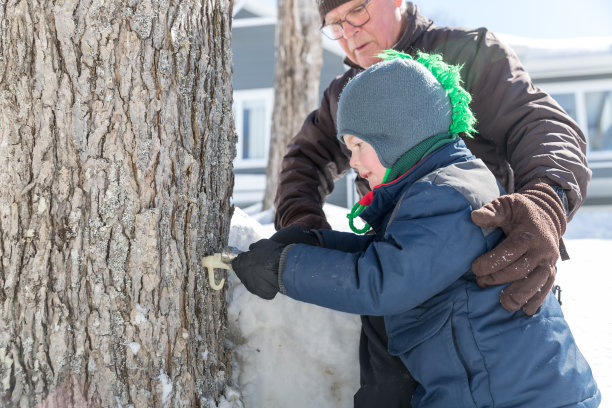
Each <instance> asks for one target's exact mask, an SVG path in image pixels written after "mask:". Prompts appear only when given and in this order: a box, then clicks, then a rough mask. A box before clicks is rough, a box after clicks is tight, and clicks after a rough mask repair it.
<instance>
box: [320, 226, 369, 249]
mask: <svg viewBox="0 0 612 408" xmlns="http://www.w3.org/2000/svg"><path fill="white" fill-rule="evenodd" d="M317 233H318V234H319V235H320V236H321V238H322V241H323V246H324V247H325V248H328V249H335V250H337V251H342V252H363V251H365V250H366V249H367V248H368V246H369V245H370V244H371V243H372V241H374V235H357V234H353V233H352V232H341V231H334V230H317Z"/></svg>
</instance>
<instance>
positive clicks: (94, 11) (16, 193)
mask: <svg viewBox="0 0 612 408" xmlns="http://www.w3.org/2000/svg"><path fill="white" fill-rule="evenodd" d="M231 7H232V2H231V0H200V1H196V0H185V1H179V2H175V1H167V0H138V1H136V0H103V1H102V0H58V1H51V0H49V1H45V0H38V1H37V0H0V33H1V39H0V259H1V264H0V328H1V329H0V405H1V406H3V407H4V406H9V407H13V406H15V407H34V406H39V407H52V406H53V407H57V406H103V407H106V406H114V407H150V406H156V407H157V406H171V407H193V406H204V407H206V406H211V407H212V406H215V407H216V406H217V405H216V402H218V401H219V400H220V399H221V398H222V396H223V393H224V390H225V389H226V386H227V385H229V382H230V380H231V364H230V362H231V358H230V353H229V350H228V349H227V347H226V342H225V332H226V305H225V301H224V299H225V293H224V291H222V292H214V291H212V290H211V289H209V287H208V284H207V281H206V279H205V275H204V271H203V270H202V268H201V267H200V258H201V257H202V256H203V255H208V254H210V253H212V252H215V251H218V250H219V249H220V248H221V247H222V246H223V243H225V242H227V235H228V233H229V221H230V217H231V211H232V208H231V206H230V204H229V202H230V196H231V192H232V187H233V176H232V160H233V158H234V156H235V139H236V136H235V130H234V125H233V118H232V108H231V106H232V89H231V73H232V68H231V67H232V59H231V47H230V41H231V34H230V33H231V27H230V22H231V20H230V18H231V14H232V13H231Z"/></svg>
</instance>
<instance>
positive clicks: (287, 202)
mask: <svg viewBox="0 0 612 408" xmlns="http://www.w3.org/2000/svg"><path fill="white" fill-rule="evenodd" d="M348 78H349V76H348V75H344V76H342V77H339V78H337V79H336V80H334V81H333V82H332V83H331V85H330V86H329V87H328V88H327V89H326V90H325V93H324V95H323V98H322V100H321V106H320V107H319V109H317V110H315V111H313V112H312V113H311V114H310V115H308V117H307V118H306V120H305V121H304V124H303V125H302V128H301V129H300V131H299V132H298V134H297V135H295V136H294V137H293V139H292V140H291V142H290V143H289V146H288V147H287V153H286V154H285V156H284V157H283V161H282V164H281V172H280V176H279V184H278V189H277V192H276V198H275V207H276V215H275V221H274V225H275V227H276V229H280V228H283V227H287V226H289V225H300V226H303V227H306V228H312V229H317V228H324V229H329V228H330V225H329V223H328V222H327V220H326V219H325V214H324V212H323V203H324V201H325V198H326V197H327V196H328V195H329V194H330V193H331V192H332V190H333V188H334V182H335V181H336V180H337V179H338V178H340V177H341V176H342V175H343V174H344V173H346V171H347V170H348V169H349V167H350V166H349V159H348V157H347V155H348V151H347V150H346V148H343V146H342V145H341V143H340V142H339V141H338V139H337V138H336V120H335V117H336V110H337V104H338V94H339V93H340V90H341V89H342V87H343V86H344V84H345V83H346V82H347V81H348Z"/></svg>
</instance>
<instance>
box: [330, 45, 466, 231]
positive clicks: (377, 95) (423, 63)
mask: <svg viewBox="0 0 612 408" xmlns="http://www.w3.org/2000/svg"><path fill="white" fill-rule="evenodd" d="M379 57H380V58H382V59H383V62H379V63H377V64H374V65H372V66H371V67H370V68H368V69H366V70H365V71H363V72H361V73H360V74H358V75H356V76H355V77H354V78H353V79H351V80H350V81H349V82H348V84H347V85H346V86H345V88H344V90H343V91H342V93H341V95H340V100H339V102H338V114H337V118H336V121H337V126H338V138H340V140H341V141H344V139H343V136H344V135H346V134H351V135H353V136H357V137H358V138H360V139H361V140H364V141H366V142H368V143H369V144H370V145H371V146H372V147H373V148H374V150H375V151H376V155H377V156H378V159H379V160H380V163H381V164H382V165H383V166H385V167H386V168H387V172H386V174H385V177H384V179H383V183H387V182H391V181H393V180H395V179H396V178H398V177H400V176H401V175H402V174H404V173H405V172H406V171H407V170H409V169H411V168H412V167H413V166H414V165H415V164H416V163H418V162H419V161H420V160H421V159H422V158H423V157H425V156H427V155H428V154H429V153H431V152H433V151H435V150H437V149H438V148H440V147H441V146H444V145H446V144H447V143H451V142H453V141H454V140H456V139H458V138H459V136H458V134H459V133H462V134H463V135H464V136H466V137H471V135H472V133H474V132H476V130H475V129H474V125H475V124H476V118H475V117H474V114H473V113H472V111H471V110H470V108H469V104H470V101H471V99H472V98H471V96H470V94H469V93H467V91H466V90H465V89H463V87H462V86H461V82H462V81H461V76H460V74H459V72H460V70H461V67H460V66H456V65H448V64H446V63H445V62H443V61H442V56H441V55H437V54H432V55H429V54H426V53H424V52H419V53H418V57H417V59H416V61H415V60H414V59H413V58H412V57H411V56H410V55H408V54H405V53H402V52H399V51H395V50H386V51H383V52H382V53H381V54H380V55H379ZM373 193H374V191H370V192H369V193H368V194H366V195H365V196H364V197H362V199H361V200H359V202H357V203H356V204H355V206H354V207H353V208H352V209H351V212H350V213H349V214H348V215H347V218H348V219H349V226H350V227H351V229H352V230H353V231H354V232H356V233H358V234H362V233H364V232H366V231H368V230H369V229H370V225H369V224H368V223H366V224H365V226H364V227H363V228H361V229H359V228H357V227H355V225H354V223H353V221H354V219H355V218H357V217H358V216H359V215H360V214H361V212H362V211H363V210H364V209H365V208H366V207H367V206H368V205H369V204H370V202H371V201H372V199H373Z"/></svg>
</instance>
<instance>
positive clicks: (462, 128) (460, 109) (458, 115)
mask: <svg viewBox="0 0 612 408" xmlns="http://www.w3.org/2000/svg"><path fill="white" fill-rule="evenodd" d="M378 57H379V58H381V59H383V60H386V61H388V60H392V59H396V58H404V59H411V60H414V58H413V57H412V56H411V55H410V54H406V53H404V52H401V51H397V50H385V51H383V52H381V53H380V54H378ZM416 61H417V62H419V63H421V64H423V66H424V67H425V68H427V69H428V70H429V71H430V72H431V73H432V74H433V76H434V77H435V78H436V79H437V80H438V82H440V84H441V85H442V87H443V88H444V89H445V90H446V93H447V95H448V97H449V99H450V102H451V105H452V107H453V108H452V110H453V113H452V123H451V125H450V129H449V133H451V134H452V133H463V134H465V135H466V136H467V137H470V138H471V137H473V136H472V135H473V133H476V129H474V126H475V125H476V117H474V114H473V113H472V110H471V109H470V102H471V101H472V96H471V95H470V94H469V93H468V92H467V91H466V90H465V89H463V86H462V83H463V81H462V79H461V74H460V72H461V68H462V67H463V65H450V64H447V63H445V62H444V61H443V60H442V56H441V55H440V54H427V53H425V52H421V51H418V52H417V58H416Z"/></svg>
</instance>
